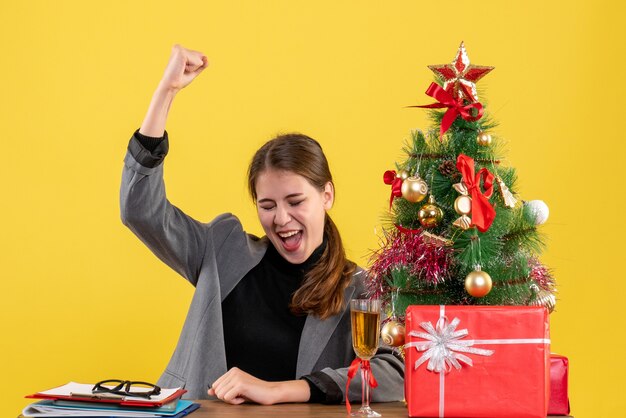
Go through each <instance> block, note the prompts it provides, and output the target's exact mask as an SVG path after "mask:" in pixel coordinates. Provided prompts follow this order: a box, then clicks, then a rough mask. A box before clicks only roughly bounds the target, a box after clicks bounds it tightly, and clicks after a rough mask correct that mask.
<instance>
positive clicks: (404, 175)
mask: <svg viewBox="0 0 626 418" xmlns="http://www.w3.org/2000/svg"><path fill="white" fill-rule="evenodd" d="M409 176H410V174H409V172H408V171H406V170H400V171H398V174H396V177H397V178H399V179H402V180H406V179H408V178H409Z"/></svg>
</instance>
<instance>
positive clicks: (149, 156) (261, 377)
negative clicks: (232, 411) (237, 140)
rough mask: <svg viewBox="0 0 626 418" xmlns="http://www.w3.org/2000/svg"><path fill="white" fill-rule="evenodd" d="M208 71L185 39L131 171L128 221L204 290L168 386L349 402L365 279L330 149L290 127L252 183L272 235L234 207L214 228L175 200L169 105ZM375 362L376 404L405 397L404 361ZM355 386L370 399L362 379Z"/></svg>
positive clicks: (124, 192) (233, 396)
mask: <svg viewBox="0 0 626 418" xmlns="http://www.w3.org/2000/svg"><path fill="white" fill-rule="evenodd" d="M206 67H207V59H206V57H205V56H204V55H203V54H202V53H200V52H197V51H192V50H188V49H185V48H183V47H181V46H178V45H176V46H174V48H173V50H172V54H171V57H170V60H169V63H168V65H167V68H166V69H165V74H164V75H163V78H162V80H161V82H160V83H159V86H158V87H157V89H156V91H155V93H154V95H153V98H152V101H151V103H150V107H149V109H148V112H147V114H146V117H145V119H144V121H143V123H142V125H141V128H140V129H139V130H138V131H137V132H135V134H134V135H133V137H132V138H131V140H130V143H129V146H128V152H127V155H126V158H125V166H124V171H123V175H122V186H121V192H120V202H121V216H122V221H123V222H124V224H125V225H127V226H128V227H129V228H130V229H131V230H132V231H133V232H134V233H135V234H136V235H137V236H138V237H139V238H140V239H141V240H142V241H143V242H144V243H145V244H146V245H147V246H148V247H149V248H150V249H151V250H152V251H153V252H154V253H155V254H156V255H157V256H158V257H159V258H160V259H161V260H163V261H164V262H165V263H167V264H168V265H169V266H170V267H172V268H173V269H174V270H176V271H177V272H178V273H180V274H181V275H182V276H184V277H185V278H186V279H187V280H188V281H189V282H190V283H191V284H192V285H193V286H195V288H196V289H195V292H194V296H193V300H192V302H191V306H190V308H189V313H188V315H187V318H186V321H185V325H184V326H183V330H182V333H181V336H180V339H179V341H178V345H177V347H176V350H175V351H174V354H173V355H172V358H171V360H170V362H169V364H168V366H167V368H166V369H165V372H164V373H163V375H162V376H161V378H160V379H159V382H158V384H159V385H161V386H163V387H179V386H184V387H185V389H187V391H188V392H187V394H186V397H187V398H191V399H202V398H207V397H217V398H219V399H221V400H223V401H225V402H228V403H233V404H238V403H241V402H245V401H250V402H257V403H261V404H274V403H280V402H307V401H308V402H337V403H338V402H341V401H342V400H344V399H345V395H346V394H345V390H346V380H347V366H349V365H350V363H351V361H352V360H353V359H354V358H355V355H354V352H353V350H352V345H351V331H350V312H349V303H348V302H349V300H350V299H351V298H355V297H359V296H363V295H364V293H365V287H364V285H363V277H362V276H363V275H362V274H361V273H362V271H361V270H360V269H358V268H356V266H355V265H354V263H352V262H351V261H349V260H347V259H346V256H345V251H344V248H343V245H342V243H341V237H340V235H339V232H338V230H337V228H336V227H335V225H334V223H333V222H332V220H331V219H330V217H329V216H328V214H327V211H328V210H329V209H330V208H331V207H332V205H333V201H334V195H335V190H334V186H333V182H332V176H331V174H330V170H329V168H328V162H327V161H326V157H325V156H324V153H323V152H322V148H321V147H320V145H319V144H318V143H317V142H316V141H315V140H313V139H311V138H309V137H307V136H305V135H301V134H289V135H282V136H279V137H277V138H274V139H272V140H270V141H269V142H267V143H266V144H265V145H264V146H263V147H261V148H260V149H259V150H258V151H257V153H256V154H255V155H254V157H253V159H252V162H251V164H250V167H249V172H248V186H249V191H250V193H251V195H252V198H253V201H254V202H255V203H256V206H257V211H258V215H259V220H260V222H261V225H262V226H263V230H264V231H265V237H263V238H260V239H259V238H257V237H254V236H252V235H249V234H246V233H245V232H244V230H243V228H242V226H241V223H240V222H239V220H238V219H237V218H236V217H235V216H233V215H232V214H223V215H220V216H218V217H217V218H215V219H214V220H213V221H211V222H210V223H208V224H205V223H201V222H198V221H196V220H194V219H192V218H190V217H189V216H187V215H185V214H184V213H183V212H182V211H181V210H180V209H178V208H177V207H175V206H173V205H172V204H170V203H169V201H168V200H167V199H166V196H165V186H164V183H163V159H164V158H165V155H166V154H167V150H168V137H167V133H166V132H165V123H166V119H167V115H168V111H169V109H170V106H171V104H172V101H173V99H174V97H175V96H176V94H177V93H178V92H179V91H180V90H181V89H182V88H184V87H185V86H187V85H188V84H189V83H191V81H193V79H194V78H195V77H197V76H198V75H199V74H200V73H201V72H202V71H203V70H204V69H205V68H206ZM371 365H372V370H373V374H374V376H375V377H376V379H377V380H378V383H379V386H378V388H376V390H374V391H373V400H374V401H395V400H401V399H402V398H403V377H404V365H403V363H402V361H401V359H399V358H397V357H396V356H395V355H393V354H392V353H391V351H390V350H387V349H384V348H381V349H380V350H379V353H378V354H377V355H376V356H375V357H374V358H373V359H372V361H371ZM349 391H350V394H349V396H350V398H351V399H354V400H360V397H361V382H360V379H359V378H358V377H357V378H356V379H354V380H353V381H352V382H351V384H350V389H349Z"/></svg>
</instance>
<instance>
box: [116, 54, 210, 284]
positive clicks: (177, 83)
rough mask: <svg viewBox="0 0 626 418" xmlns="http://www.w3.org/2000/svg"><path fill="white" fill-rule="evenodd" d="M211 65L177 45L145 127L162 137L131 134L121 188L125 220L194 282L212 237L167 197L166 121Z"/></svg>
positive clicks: (121, 205) (122, 215)
mask: <svg viewBox="0 0 626 418" xmlns="http://www.w3.org/2000/svg"><path fill="white" fill-rule="evenodd" d="M206 66H207V60H206V57H205V56H204V55H202V54H201V53H200V52H196V51H191V50H187V49H185V48H183V47H181V46H178V45H175V46H174V47H173V49H172V54H171V56H170V60H169V62H168V65H167V67H166V69H165V73H164V75H163V77H162V79H161V81H160V83H159V85H158V87H157V89H156V90H155V92H154V95H153V97H152V101H151V103H150V107H149V108H148V112H147V113H146V117H145V119H144V121H143V123H142V125H141V129H140V133H141V134H143V135H145V136H149V137H154V138H158V137H163V139H162V141H161V143H160V145H158V146H157V147H156V148H155V149H146V148H145V147H144V146H143V145H142V144H141V143H140V141H139V139H138V138H137V136H136V135H135V136H134V137H133V138H132V139H131V142H130V144H129V152H128V153H127V155H126V158H125V160H124V162H125V165H124V171H123V173H122V185H121V190H120V212H121V218H122V222H123V223H124V224H125V225H126V226H128V227H129V228H130V229H131V230H132V231H133V232H134V233H135V235H137V236H138V237H139V238H140V239H141V240H142V241H143V242H144V243H145V244H146V245H147V246H148V247H149V248H150V249H151V250H152V251H153V252H154V253H155V254H156V255H157V256H158V257H159V258H160V259H161V260H163V261H164V262H165V263H166V264H168V265H169V266H170V267H172V268H173V269H174V270H176V271H177V272H179V273H180V274H181V275H183V276H184V277H186V278H187V279H188V280H189V281H190V282H191V283H192V284H194V285H195V283H196V281H197V276H198V273H199V269H200V265H201V262H202V258H203V256H204V254H205V251H206V250H207V244H208V241H209V240H208V239H207V226H206V225H205V224H202V223H200V222H198V221H195V220H194V219H192V218H190V217H189V216H187V215H186V214H184V213H183V212H182V211H181V210H180V209H178V208H177V207H175V206H173V205H172V204H171V203H170V202H169V201H168V200H167V197H166V195H165V185H164V183H163V164H162V161H163V158H164V157H165V155H166V154H167V147H168V145H167V144H168V142H167V141H168V140H167V134H165V123H166V120H167V115H168V112H169V108H170V107H171V104H172V101H173V99H174V97H175V96H176V94H177V93H178V91H180V90H181V89H182V88H184V87H185V86H186V85H188V84H189V83H191V81H193V79H194V78H195V77H196V76H198V74H200V72H202V70H203V69H204V68H206Z"/></svg>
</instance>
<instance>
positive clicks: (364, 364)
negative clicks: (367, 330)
mask: <svg viewBox="0 0 626 418" xmlns="http://www.w3.org/2000/svg"><path fill="white" fill-rule="evenodd" d="M359 367H361V368H362V369H363V371H365V370H368V371H369V377H370V378H369V381H368V382H367V384H368V385H369V386H370V387H371V388H375V387H376V386H378V382H377V381H376V379H375V378H374V374H373V373H372V366H371V365H370V361H369V360H361V359H360V358H359V357H357V358H355V359H354V361H353V362H352V364H350V367H349V368H348V382H347V383H346V409H347V410H348V415H350V412H351V411H352V407H351V406H350V399H349V394H350V381H351V380H352V378H354V376H356V372H358V371H359ZM361 376H362V375H361Z"/></svg>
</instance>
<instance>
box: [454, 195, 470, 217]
mask: <svg viewBox="0 0 626 418" xmlns="http://www.w3.org/2000/svg"><path fill="white" fill-rule="evenodd" d="M454 210H455V211H456V213H458V214H459V215H469V214H470V212H472V199H471V198H470V197H469V196H459V197H457V198H456V200H455V201H454Z"/></svg>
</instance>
